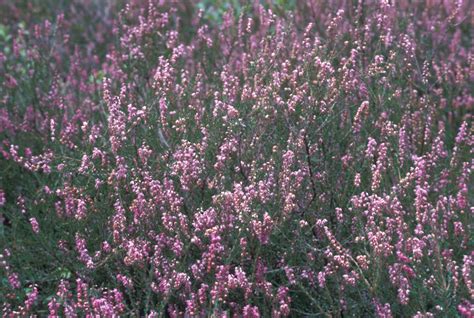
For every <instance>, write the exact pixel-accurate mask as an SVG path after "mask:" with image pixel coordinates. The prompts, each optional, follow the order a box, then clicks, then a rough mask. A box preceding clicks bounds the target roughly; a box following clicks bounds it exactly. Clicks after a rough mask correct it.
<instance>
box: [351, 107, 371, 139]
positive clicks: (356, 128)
mask: <svg viewBox="0 0 474 318" xmlns="http://www.w3.org/2000/svg"><path fill="white" fill-rule="evenodd" d="M368 114H369V102H368V101H363V102H362V104H361V105H360V106H359V109H357V113H356V115H355V116H354V120H353V122H352V131H353V132H354V133H355V134H357V133H359V132H360V129H361V127H362V121H363V120H364V118H365V117H367V116H368Z"/></svg>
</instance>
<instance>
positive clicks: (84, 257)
mask: <svg viewBox="0 0 474 318" xmlns="http://www.w3.org/2000/svg"><path fill="white" fill-rule="evenodd" d="M76 250H77V252H78V253H79V260H80V261H81V262H83V263H84V264H85V265H86V266H87V268H94V262H93V261H92V258H91V257H90V256H89V252H88V251H87V246H86V240H85V239H84V238H83V237H82V236H81V235H80V234H79V233H76Z"/></svg>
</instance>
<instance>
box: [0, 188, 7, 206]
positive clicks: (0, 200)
mask: <svg viewBox="0 0 474 318" xmlns="http://www.w3.org/2000/svg"><path fill="white" fill-rule="evenodd" d="M6 202H7V200H6V198H5V191H3V189H0V206H4V205H5V203H6Z"/></svg>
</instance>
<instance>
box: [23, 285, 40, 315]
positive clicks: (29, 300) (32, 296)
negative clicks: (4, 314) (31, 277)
mask: <svg viewBox="0 0 474 318" xmlns="http://www.w3.org/2000/svg"><path fill="white" fill-rule="evenodd" d="M30 288H31V289H32V290H31V291H30V292H29V293H28V294H27V295H26V300H25V309H26V311H27V312H28V311H30V310H31V309H32V307H33V305H34V304H35V302H36V300H37V299H38V288H37V287H36V286H31V287H30Z"/></svg>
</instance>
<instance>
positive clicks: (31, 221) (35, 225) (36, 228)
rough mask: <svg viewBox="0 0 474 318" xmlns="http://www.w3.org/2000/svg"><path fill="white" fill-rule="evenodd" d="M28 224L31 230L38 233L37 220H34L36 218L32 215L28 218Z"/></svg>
mask: <svg viewBox="0 0 474 318" xmlns="http://www.w3.org/2000/svg"><path fill="white" fill-rule="evenodd" d="M30 224H31V228H32V230H33V232H35V233H36V234H38V233H39V231H40V227H39V223H38V220H36V218H34V217H32V218H30Z"/></svg>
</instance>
